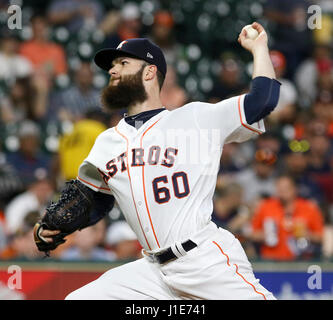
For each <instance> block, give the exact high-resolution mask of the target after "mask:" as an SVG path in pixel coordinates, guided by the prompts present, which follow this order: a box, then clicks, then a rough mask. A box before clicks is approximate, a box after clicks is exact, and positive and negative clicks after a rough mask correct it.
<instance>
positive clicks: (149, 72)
mask: <svg viewBox="0 0 333 320" xmlns="http://www.w3.org/2000/svg"><path fill="white" fill-rule="evenodd" d="M156 72H157V67H156V66H155V65H153V64H151V65H149V66H147V67H146V71H145V78H144V79H145V80H152V79H154V77H155V76H156Z"/></svg>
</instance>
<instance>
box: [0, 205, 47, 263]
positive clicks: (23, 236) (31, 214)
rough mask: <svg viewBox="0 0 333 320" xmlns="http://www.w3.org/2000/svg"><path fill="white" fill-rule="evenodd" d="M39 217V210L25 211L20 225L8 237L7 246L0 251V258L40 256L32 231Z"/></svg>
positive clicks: (31, 257) (28, 258) (35, 257)
mask: <svg viewBox="0 0 333 320" xmlns="http://www.w3.org/2000/svg"><path fill="white" fill-rule="evenodd" d="M39 219H40V212H39V211H34V210H32V211H27V212H26V215H25V216H24V217H23V221H22V222H21V224H20V226H19V227H18V228H17V229H16V230H15V232H14V233H12V234H11V235H10V237H9V243H8V246H7V247H6V248H5V249H3V250H2V251H1V252H0V260H7V259H26V260H34V259H37V258H42V256H43V255H42V253H41V252H39V251H38V250H37V248H36V244H35V241H34V239H33V235H32V231H33V228H34V225H35V223H36V222H37V221H38V220H39Z"/></svg>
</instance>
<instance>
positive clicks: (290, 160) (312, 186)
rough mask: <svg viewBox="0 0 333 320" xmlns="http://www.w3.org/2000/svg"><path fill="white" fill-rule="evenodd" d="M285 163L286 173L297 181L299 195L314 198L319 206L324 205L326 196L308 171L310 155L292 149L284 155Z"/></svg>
mask: <svg viewBox="0 0 333 320" xmlns="http://www.w3.org/2000/svg"><path fill="white" fill-rule="evenodd" d="M284 163H285V168H284V173H285V174H286V175H288V176H290V177H292V178H293V180H294V181H295V183H296V185H297V189H298V195H299V196H300V197H302V198H305V199H311V200H314V201H315V202H316V203H317V205H319V206H321V205H323V202H324V197H323V194H322V191H321V189H320V186H319V185H318V184H317V183H316V181H315V180H314V179H313V178H311V176H310V175H309V172H308V156H307V155H306V154H304V153H303V152H292V151H291V150H290V151H289V152H288V153H287V154H286V155H285V157H284Z"/></svg>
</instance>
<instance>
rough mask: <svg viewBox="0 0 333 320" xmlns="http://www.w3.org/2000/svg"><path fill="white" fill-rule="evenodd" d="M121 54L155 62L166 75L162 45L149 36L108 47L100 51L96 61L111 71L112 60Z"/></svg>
mask: <svg viewBox="0 0 333 320" xmlns="http://www.w3.org/2000/svg"><path fill="white" fill-rule="evenodd" d="M120 56H127V57H133V58H137V59H141V60H144V61H147V62H148V63H150V64H154V65H155V66H156V67H157V69H158V70H159V71H160V72H161V73H162V74H163V76H164V77H165V75H166V71H167V65H166V61H165V57H164V54H163V52H162V50H161V48H160V47H158V46H157V45H156V44H154V43H152V42H151V41H150V40H149V39H147V38H135V39H128V40H124V41H122V42H121V43H120V44H119V45H118V47H117V48H107V49H102V50H100V51H98V52H97V53H96V55H95V57H94V61H95V63H96V65H97V66H99V67H100V68H102V69H104V70H106V71H109V70H110V69H111V67H112V61H113V60H114V59H115V58H117V57H120Z"/></svg>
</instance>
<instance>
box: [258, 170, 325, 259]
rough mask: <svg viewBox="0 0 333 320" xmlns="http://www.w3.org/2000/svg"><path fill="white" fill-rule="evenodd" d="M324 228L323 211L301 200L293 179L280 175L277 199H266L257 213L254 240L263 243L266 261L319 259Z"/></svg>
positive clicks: (263, 254) (277, 185)
mask: <svg viewBox="0 0 333 320" xmlns="http://www.w3.org/2000/svg"><path fill="white" fill-rule="evenodd" d="M323 227H324V224H323V217H322V213H321V211H320V209H319V208H318V207H317V206H316V205H315V204H314V203H313V202H311V201H309V200H306V199H302V198H300V197H298V195H297V188H296V185H295V183H294V181H293V180H292V178H291V177H288V176H281V177H279V178H278V179H277V181H276V192H275V196H274V197H272V198H269V199H266V200H263V201H262V202H261V203H260V205H259V206H258V208H257V210H256V212H255V214H254V217H253V220H252V228H253V234H252V239H253V240H254V241H255V242H257V243H259V244H260V255H261V258H263V259H270V260H295V259H297V258H303V259H305V258H314V257H317V258H318V257H319V256H320V249H321V243H322V235H323Z"/></svg>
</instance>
